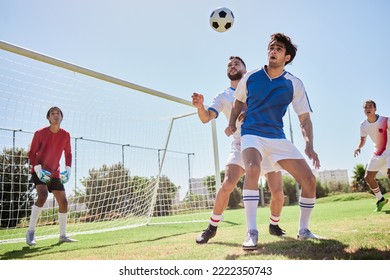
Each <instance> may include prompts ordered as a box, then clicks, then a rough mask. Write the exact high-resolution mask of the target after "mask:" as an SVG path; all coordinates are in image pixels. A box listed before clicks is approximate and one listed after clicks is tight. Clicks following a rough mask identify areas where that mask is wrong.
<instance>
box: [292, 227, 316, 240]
mask: <svg viewBox="0 0 390 280" xmlns="http://www.w3.org/2000/svg"><path fill="white" fill-rule="evenodd" d="M297 238H298V239H299V240H307V239H321V237H319V236H318V235H315V234H314V233H312V232H311V231H310V230H309V229H308V228H304V229H300V230H299V233H298V235H297Z"/></svg>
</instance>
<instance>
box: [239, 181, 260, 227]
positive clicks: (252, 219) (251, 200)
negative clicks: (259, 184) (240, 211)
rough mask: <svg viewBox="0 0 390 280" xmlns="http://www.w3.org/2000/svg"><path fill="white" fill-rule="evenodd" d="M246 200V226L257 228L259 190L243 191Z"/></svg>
mask: <svg viewBox="0 0 390 280" xmlns="http://www.w3.org/2000/svg"><path fill="white" fill-rule="evenodd" d="M242 200H243V201H244V207H245V217H246V226H247V229H248V230H251V229H257V223H256V219H257V205H258V204H259V190H247V189H244V190H243V192H242Z"/></svg>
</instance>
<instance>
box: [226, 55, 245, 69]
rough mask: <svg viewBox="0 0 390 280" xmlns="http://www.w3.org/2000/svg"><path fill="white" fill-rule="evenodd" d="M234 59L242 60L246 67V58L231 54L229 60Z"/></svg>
mask: <svg viewBox="0 0 390 280" xmlns="http://www.w3.org/2000/svg"><path fill="white" fill-rule="evenodd" d="M232 59H237V60H239V61H241V63H242V64H243V65H244V67H245V68H246V64H245V62H244V60H242V58H241V57H239V56H233V55H232V56H231V57H229V60H232Z"/></svg>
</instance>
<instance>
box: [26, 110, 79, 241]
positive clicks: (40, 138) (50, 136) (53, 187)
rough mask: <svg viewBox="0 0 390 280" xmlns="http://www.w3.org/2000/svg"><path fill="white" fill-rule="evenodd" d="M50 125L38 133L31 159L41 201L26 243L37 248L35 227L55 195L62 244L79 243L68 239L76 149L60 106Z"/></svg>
mask: <svg viewBox="0 0 390 280" xmlns="http://www.w3.org/2000/svg"><path fill="white" fill-rule="evenodd" d="M46 118H47V120H48V121H49V123H50V125H49V126H48V127H44V128H41V129H39V130H37V131H36V132H35V133H34V137H33V139H32V142H31V147H30V151H29V152H28V158H29V160H30V164H31V165H32V169H31V174H32V182H33V183H34V185H35V189H36V192H37V200H36V201H35V204H34V205H33V206H32V209H31V217H30V223H29V227H28V230H27V233H26V243H27V244H28V245H30V246H32V245H35V244H36V241H35V227H36V224H37V221H38V218H39V216H40V214H41V211H42V207H43V205H44V204H45V202H46V199H47V196H48V194H49V192H50V193H52V194H53V195H54V197H55V199H56V200H57V203H58V208H59V209H58V223H59V226H60V238H59V241H60V242H75V241H77V240H74V239H71V238H69V237H68V236H66V224H67V219H68V200H67V199H66V195H65V188H64V184H65V183H67V182H68V180H69V177H70V171H71V164H72V149H71V145H70V134H69V132H67V131H66V130H64V129H62V128H61V127H60V125H61V121H62V118H63V113H62V111H61V109H60V108H58V107H51V108H50V109H49V111H48V112H47V115H46ZM63 152H64V153H65V166H66V167H65V171H63V172H60V159H61V156H62V154H63Z"/></svg>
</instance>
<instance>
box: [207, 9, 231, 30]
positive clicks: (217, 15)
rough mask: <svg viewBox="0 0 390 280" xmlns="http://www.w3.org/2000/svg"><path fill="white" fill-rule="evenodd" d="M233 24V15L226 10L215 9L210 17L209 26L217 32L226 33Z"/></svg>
mask: <svg viewBox="0 0 390 280" xmlns="http://www.w3.org/2000/svg"><path fill="white" fill-rule="evenodd" d="M233 23H234V15H233V13H232V11H231V10H229V9H228V8H224V7H222V8H218V9H215V10H214V11H213V12H212V13H211V15H210V25H211V27H212V28H213V29H214V30H215V31H217V32H225V31H228V30H229V29H230V28H231V27H232V26H233Z"/></svg>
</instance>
